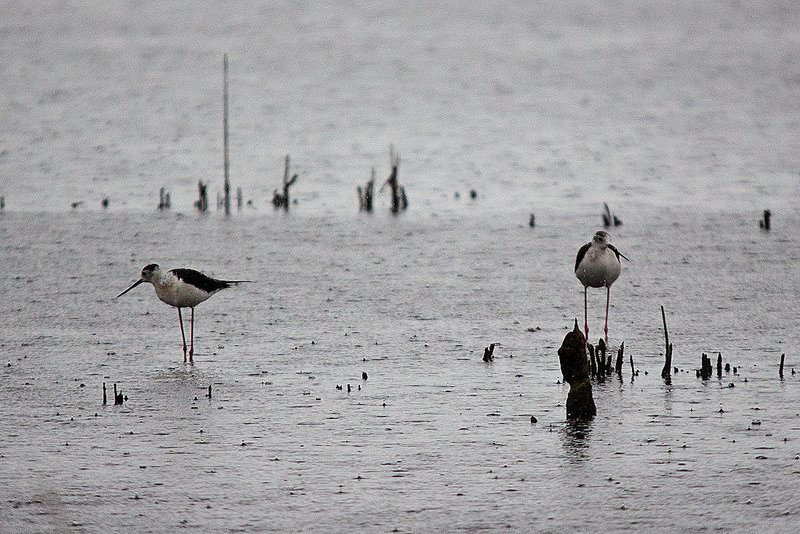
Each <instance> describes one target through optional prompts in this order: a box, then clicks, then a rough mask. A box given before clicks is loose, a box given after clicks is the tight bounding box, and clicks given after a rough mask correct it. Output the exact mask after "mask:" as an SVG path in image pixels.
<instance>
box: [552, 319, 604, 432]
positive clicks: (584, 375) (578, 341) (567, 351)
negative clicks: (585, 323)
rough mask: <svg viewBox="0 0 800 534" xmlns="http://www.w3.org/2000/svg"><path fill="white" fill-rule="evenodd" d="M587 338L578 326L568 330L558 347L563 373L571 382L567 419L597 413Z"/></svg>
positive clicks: (567, 380) (589, 416) (565, 379)
mask: <svg viewBox="0 0 800 534" xmlns="http://www.w3.org/2000/svg"><path fill="white" fill-rule="evenodd" d="M586 346H587V344H586V338H585V337H584V335H583V332H581V330H580V328H578V320H577V319H576V320H575V328H574V329H573V330H572V331H570V332H568V333H567V335H566V336H565V337H564V341H563V342H562V343H561V348H559V349H558V359H559V363H560V364H561V374H562V375H563V376H564V382H566V383H568V384H569V393H568V394H567V419H591V418H592V417H594V416H595V415H596V414H597V407H596V406H595V403H594V398H593V397H592V383H591V380H589V362H588V359H587V357H586Z"/></svg>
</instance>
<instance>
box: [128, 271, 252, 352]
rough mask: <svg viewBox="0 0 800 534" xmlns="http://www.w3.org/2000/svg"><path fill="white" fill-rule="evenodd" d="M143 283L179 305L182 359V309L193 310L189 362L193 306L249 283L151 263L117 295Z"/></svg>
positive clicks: (184, 343)
mask: <svg viewBox="0 0 800 534" xmlns="http://www.w3.org/2000/svg"><path fill="white" fill-rule="evenodd" d="M142 282H150V283H151V284H153V287H154V288H155V290H156V295H158V298H160V299H161V300H162V301H163V302H166V303H167V304H169V305H170V306H175V307H176V308H178V322H179V323H180V325H181V338H182V339H183V361H184V362H186V334H185V333H184V330H183V317H182V316H181V308H191V309H192V319H191V327H190V328H191V334H190V339H191V344H190V347H189V361H190V362H191V361H192V356H193V355H194V307H195V306H197V305H198V304H200V303H201V302H203V301H204V300H206V299H208V297H210V296H211V295H213V294H214V293H216V292H217V291H220V290H222V289H225V288H227V287H230V286H232V285H235V284H241V283H243V282H249V280H217V279H215V278H211V277H210V276H206V275H204V274H203V273H201V272H199V271H195V270H194V269H170V270H169V271H162V270H161V268H160V267H159V266H158V264H155V263H151V264H150V265H147V266H145V268H144V269H142V276H141V278H139V280H137V281H136V282H134V284H133V285H132V286H131V287H129V288H128V289H126V290H125V291H123V292H122V293H120V294H119V295H117V296H116V297H114V298H119V297H121V296H122V295H124V294H125V293H127V292H128V291H130V290H131V289H133V288H134V287H136V286H138V285H139V284H141V283H142Z"/></svg>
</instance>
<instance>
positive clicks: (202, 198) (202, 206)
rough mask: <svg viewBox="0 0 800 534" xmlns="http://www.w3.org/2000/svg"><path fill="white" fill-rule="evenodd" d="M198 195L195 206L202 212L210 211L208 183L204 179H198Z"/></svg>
mask: <svg viewBox="0 0 800 534" xmlns="http://www.w3.org/2000/svg"><path fill="white" fill-rule="evenodd" d="M197 197H198V198H197V201H196V202H195V203H194V207H195V208H197V209H198V210H199V211H202V212H206V211H208V184H207V183H205V184H204V183H203V181H202V180H198V181H197Z"/></svg>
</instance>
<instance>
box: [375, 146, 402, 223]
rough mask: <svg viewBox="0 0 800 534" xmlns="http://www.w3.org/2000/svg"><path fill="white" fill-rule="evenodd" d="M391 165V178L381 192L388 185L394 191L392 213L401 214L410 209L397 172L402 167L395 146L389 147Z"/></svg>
mask: <svg viewBox="0 0 800 534" xmlns="http://www.w3.org/2000/svg"><path fill="white" fill-rule="evenodd" d="M389 163H390V165H391V166H392V172H391V174H389V177H388V178H387V179H386V181H385V182H384V183H383V185H382V186H381V189H380V190H381V191H383V188H384V187H386V185H387V184H388V185H389V188H390V189H391V190H392V213H400V212H401V211H405V210H406V208H408V198H407V197H406V189H405V187H403V186H402V185H400V183H399V182H398V180H397V170H398V168H399V167H400V154H398V153H396V152H395V151H394V146H393V145H390V146H389Z"/></svg>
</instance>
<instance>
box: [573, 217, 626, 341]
mask: <svg viewBox="0 0 800 534" xmlns="http://www.w3.org/2000/svg"><path fill="white" fill-rule="evenodd" d="M609 241H610V237H609V235H608V233H607V232H604V231H603V230H600V231H599V232H597V233H596V234H594V237H593V238H592V241H591V242H589V243H586V244H585V245H583V246H582V247H581V248H580V250H578V257H577V258H576V259H575V276H577V277H578V280H580V281H581V283H582V284H583V321H584V322H583V325H584V326H583V328H584V333H585V335H586V339H587V341H588V339H589V310H588V307H589V306H588V296H587V290H588V288H589V286H591V287H603V286H605V287H606V324H605V330H604V333H605V341H606V344H608V305H609V302H610V300H611V284H613V283H614V280H616V279H617V277H618V276H619V273H620V271H621V270H622V266H621V265H620V262H619V259H620V257H622V258H625V259H626V260H627V259H628V258H626V257H625V256H624V255H623V254H621V253H620V251H619V250H617V249H616V248H614V245H612V244H611V243H610V242H609Z"/></svg>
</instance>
